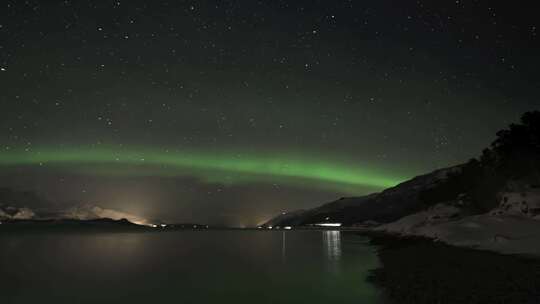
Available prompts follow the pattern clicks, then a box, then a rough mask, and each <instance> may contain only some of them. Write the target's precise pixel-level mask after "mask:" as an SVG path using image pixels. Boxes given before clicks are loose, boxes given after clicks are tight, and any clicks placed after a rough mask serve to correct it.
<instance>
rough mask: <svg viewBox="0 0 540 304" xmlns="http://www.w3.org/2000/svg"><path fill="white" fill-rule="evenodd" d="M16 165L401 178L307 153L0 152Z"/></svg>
mask: <svg viewBox="0 0 540 304" xmlns="http://www.w3.org/2000/svg"><path fill="white" fill-rule="evenodd" d="M20 165H34V166H35V165H47V166H50V165H60V166H66V167H68V168H69V169H71V170H78V171H85V172H87V173H88V172H94V173H101V174H127V175H135V176H136V175H156V176H193V177H196V178H199V179H202V180H204V181H211V182H219V183H227V184H235V183H246V182H267V183H286V184H288V183H290V184H296V185H298V184H300V185H303V186H313V187H317V188H326V189H333V190H336V191H342V192H346V193H354V192H358V191H359V190H358V189H365V188H372V189H382V188H387V187H391V186H394V185H396V184H397V183H399V182H401V181H402V180H404V179H403V178H397V177H388V176H382V175H380V174H375V173H374V172H373V171H372V170H367V169H365V168H364V169H362V168H358V167H356V166H354V165H351V164H344V163H340V162H331V161H325V160H321V159H313V158H309V157H307V156H306V157H298V156H291V155H289V156H288V157H287V155H263V156H260V155H259V156H242V155H239V154H235V153H208V152H193V151H189V152H185V151H184V152H182V151H179V152H168V151H155V150H154V151H148V150H136V151H134V150H126V149H123V150H117V149H93V148H90V149H62V150H54V149H37V150H34V151H31V152H20V151H16V152H0V166H20Z"/></svg>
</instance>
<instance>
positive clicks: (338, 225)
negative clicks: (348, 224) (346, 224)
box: [315, 223, 341, 227]
mask: <svg viewBox="0 0 540 304" xmlns="http://www.w3.org/2000/svg"><path fill="white" fill-rule="evenodd" d="M315 226H321V227H341V223H318V224H315Z"/></svg>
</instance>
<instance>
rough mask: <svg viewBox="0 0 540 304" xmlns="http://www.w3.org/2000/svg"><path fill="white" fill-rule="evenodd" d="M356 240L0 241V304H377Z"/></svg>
mask: <svg viewBox="0 0 540 304" xmlns="http://www.w3.org/2000/svg"><path fill="white" fill-rule="evenodd" d="M321 239H322V244H321ZM345 240H349V241H345ZM359 240H361V238H360V239H359V237H358V236H354V235H347V234H345V233H340V232H339V231H324V232H317V231H307V232H306V231H304V232H303V231H287V232H277V231H276V232H266V231H265V232H253V231H240V232H238V231H208V232H188V231H186V232H170V233H169V232H164V233H125V234H124V233H122V234H120V233H96V234H93V233H88V234H70V233H67V234H62V233H57V234H35V235H28V236H25V235H7V234H0V291H2V292H0V303H15V304H18V303H38V302H46V303H128V302H129V303H130V304H136V303H145V304H147V303H158V302H159V303H161V302H174V303H235V304H242V303H254V302H257V303H313V304H315V303H325V304H326V303H343V304H346V303H365V304H371V303H377V293H376V291H375V289H374V288H373V286H371V285H369V284H367V283H366V282H365V281H364V279H365V277H366V276H367V271H368V270H369V269H372V268H374V267H375V266H376V265H377V258H376V256H375V254H374V253H373V250H372V249H371V248H370V247H369V246H367V245H365V244H363V243H361V242H358V241H359ZM321 245H322V246H321Z"/></svg>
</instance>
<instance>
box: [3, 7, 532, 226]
mask: <svg viewBox="0 0 540 304" xmlns="http://www.w3.org/2000/svg"><path fill="white" fill-rule="evenodd" d="M531 3H532V2H531ZM539 20H540V18H538V17H537V16H536V15H535V12H534V10H532V7H529V6H526V5H518V4H517V3H516V2H512V1H504V2H503V1H465V0H463V1H445V0H440V1H406V0H405V1H403V0H401V1H398V0H395V1H388V0H384V1H383V0H369V1H368V0H366V1H338V0H332V1H330V0H328V1H311V0H310V1H247V0H246V1H52V0H51V1H2V2H1V4H0V85H1V94H0V105H1V108H0V186H4V187H11V188H15V189H22V190H31V191H36V192H37V193H39V194H40V195H41V196H43V197H44V198H46V199H48V200H49V201H50V204H51V206H53V205H54V206H63V205H66V206H67V205H70V204H81V203H84V204H86V203H88V204H95V205H99V206H103V207H107V208H114V209H118V210H122V211H125V212H129V213H134V214H137V215H139V216H142V217H145V218H159V219H164V220H168V221H196V222H205V223H211V224H227V225H254V224H257V223H259V222H261V221H263V220H265V219H267V218H269V217H271V216H273V215H275V214H277V213H280V212H282V211H284V210H293V209H299V208H310V207H315V206H317V205H319V204H321V203H324V202H327V201H331V200H334V199H336V198H339V197H341V196H351V195H362V194H366V193H369V192H373V191H379V190H381V189H383V188H385V187H389V186H392V185H395V184H397V183H399V182H401V181H404V180H406V179H407V178H410V177H413V176H415V175H418V174H422V173H426V172H428V171H431V170H434V169H437V168H441V167H445V166H450V165H456V164H459V163H462V162H465V161H467V160H468V159H469V158H471V157H475V156H477V155H479V153H480V152H481V150H482V149H483V148H484V147H486V146H487V145H488V144H489V143H490V142H491V141H492V140H493V139H494V136H495V135H494V134H495V132H496V131H497V130H499V129H502V128H504V127H505V126H506V125H507V124H509V123H511V122H514V121H517V120H518V118H519V116H520V115H521V114H522V113H523V112H525V111H528V110H534V109H538V106H539V101H540V99H539V98H538V97H539V96H540V92H539V90H540V76H539V74H538V70H540V56H539V54H540V47H539V46H540V45H539V36H538V30H539V29H538V27H539V26H540V21H539Z"/></svg>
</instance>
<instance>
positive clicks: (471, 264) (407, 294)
mask: <svg viewBox="0 0 540 304" xmlns="http://www.w3.org/2000/svg"><path fill="white" fill-rule="evenodd" d="M366 236H368V237H369V238H370V244H371V245H373V246H375V247H376V248H377V256H378V257H379V259H380V261H381V266H380V267H378V268H376V269H373V270H372V271H371V274H370V276H369V278H368V281H369V282H370V283H372V284H374V285H375V286H377V287H379V288H380V289H381V290H382V291H383V292H384V294H386V295H387V297H388V298H389V301H390V302H395V303H399V304H408V303H411V304H412V303H414V304H423V303H426V304H428V303H430V304H432V303H449V304H450V303H472V304H484V303H486V304H488V303H489V304H493V303H540V258H538V257H529V256H523V255H508V254H501V253H497V252H492V251H487V250H478V249H475V248H462V247H458V246H454V245H448V244H445V243H442V242H435V241H433V240H431V239H428V238H422V237H400V236H395V235H390V234H387V233H369V234H366Z"/></svg>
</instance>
